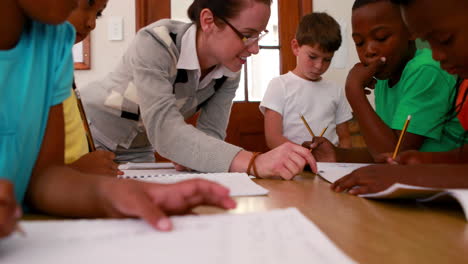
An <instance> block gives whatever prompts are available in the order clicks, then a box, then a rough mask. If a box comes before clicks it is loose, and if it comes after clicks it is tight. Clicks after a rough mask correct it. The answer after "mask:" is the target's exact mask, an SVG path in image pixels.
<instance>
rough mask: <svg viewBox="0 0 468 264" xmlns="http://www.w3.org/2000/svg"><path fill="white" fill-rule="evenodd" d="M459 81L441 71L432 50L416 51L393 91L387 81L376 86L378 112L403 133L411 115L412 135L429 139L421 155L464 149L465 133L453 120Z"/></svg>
mask: <svg viewBox="0 0 468 264" xmlns="http://www.w3.org/2000/svg"><path fill="white" fill-rule="evenodd" d="M455 83H456V79H455V77H453V76H452V75H450V74H448V73H447V72H445V71H444V70H442V69H441V68H440V64H439V63H438V62H436V61H434V60H433V59H432V52H431V51H430V50H428V49H422V50H418V51H416V54H415V56H414V58H413V59H412V60H410V61H409V62H408V64H406V67H405V69H404V70H403V73H402V76H401V79H400V81H399V82H398V83H397V84H396V85H395V86H393V87H391V88H390V87H389V86H388V81H387V80H379V81H378V82H377V84H376V86H375V107H376V112H377V114H378V115H379V116H380V118H382V120H383V121H384V122H385V124H387V125H388V126H389V127H391V128H392V129H395V130H401V129H402V128H403V125H404V123H405V120H406V118H407V117H408V115H411V122H410V124H409V127H408V132H410V133H413V134H418V135H421V136H424V137H426V140H425V141H424V143H423V145H422V146H421V148H420V151H448V150H452V149H455V148H457V147H460V145H461V144H462V140H463V133H464V129H463V127H462V126H461V124H460V122H459V120H458V118H456V117H454V118H452V119H450V120H448V119H449V116H450V114H449V113H450V109H451V108H452V106H453V104H454V103H455V101H454V97H455V95H456V87H455Z"/></svg>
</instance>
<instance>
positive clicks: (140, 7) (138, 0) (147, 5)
mask: <svg viewBox="0 0 468 264" xmlns="http://www.w3.org/2000/svg"><path fill="white" fill-rule="evenodd" d="M170 17H171V1H170V0H135V20H136V21H135V27H136V31H138V30H140V28H142V27H144V26H146V25H148V24H149V23H151V22H154V21H157V20H159V19H163V18H170Z"/></svg>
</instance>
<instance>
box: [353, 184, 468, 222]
mask: <svg viewBox="0 0 468 264" xmlns="http://www.w3.org/2000/svg"><path fill="white" fill-rule="evenodd" d="M360 196H361V197H365V198H371V199H417V200H418V201H420V202H429V201H435V200H441V199H446V198H452V199H454V200H456V201H458V203H459V204H460V205H461V207H462V208H463V212H464V213H465V218H467V221H468V189H440V188H427V187H420V186H413V185H407V184H401V183H395V184H393V185H392V186H390V187H388V188H387V189H386V190H383V191H381V192H377V193H369V194H361V195H360Z"/></svg>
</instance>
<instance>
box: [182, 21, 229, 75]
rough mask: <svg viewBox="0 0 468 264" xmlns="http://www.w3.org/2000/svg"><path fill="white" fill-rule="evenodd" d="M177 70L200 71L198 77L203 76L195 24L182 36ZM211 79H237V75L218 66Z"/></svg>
mask: <svg viewBox="0 0 468 264" xmlns="http://www.w3.org/2000/svg"><path fill="white" fill-rule="evenodd" d="M177 69H184V70H195V71H198V75H200V74H201V69H200V61H199V60H198V56H197V26H196V25H195V24H193V25H192V26H190V28H189V29H188V30H187V31H186V32H185V34H184V36H182V45H181V51H180V56H179V61H178V62H177ZM208 75H209V76H210V78H211V79H219V78H221V77H223V76H227V77H230V78H232V77H236V76H237V73H235V72H232V71H230V70H229V69H227V68H226V67H224V66H223V65H217V66H216V67H215V68H214V69H213V70H212V71H211V72H210V74H208Z"/></svg>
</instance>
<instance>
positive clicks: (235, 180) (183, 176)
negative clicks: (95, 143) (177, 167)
mask: <svg viewBox="0 0 468 264" xmlns="http://www.w3.org/2000/svg"><path fill="white" fill-rule="evenodd" d="M123 172H124V175H121V176H119V178H128V179H135V180H140V181H147V182H157V183H176V182H180V181H183V180H189V179H205V180H210V181H214V182H217V183H219V184H221V185H223V186H225V187H226V188H228V189H229V190H230V195H231V196H252V195H266V194H268V190H267V189H265V188H263V187H262V186H260V185H258V184H256V183H255V182H253V181H252V180H251V179H250V178H249V176H248V175H247V174H246V173H187V172H183V173H181V172H179V174H175V173H173V172H171V173H164V172H163V171H161V170H123Z"/></svg>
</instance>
